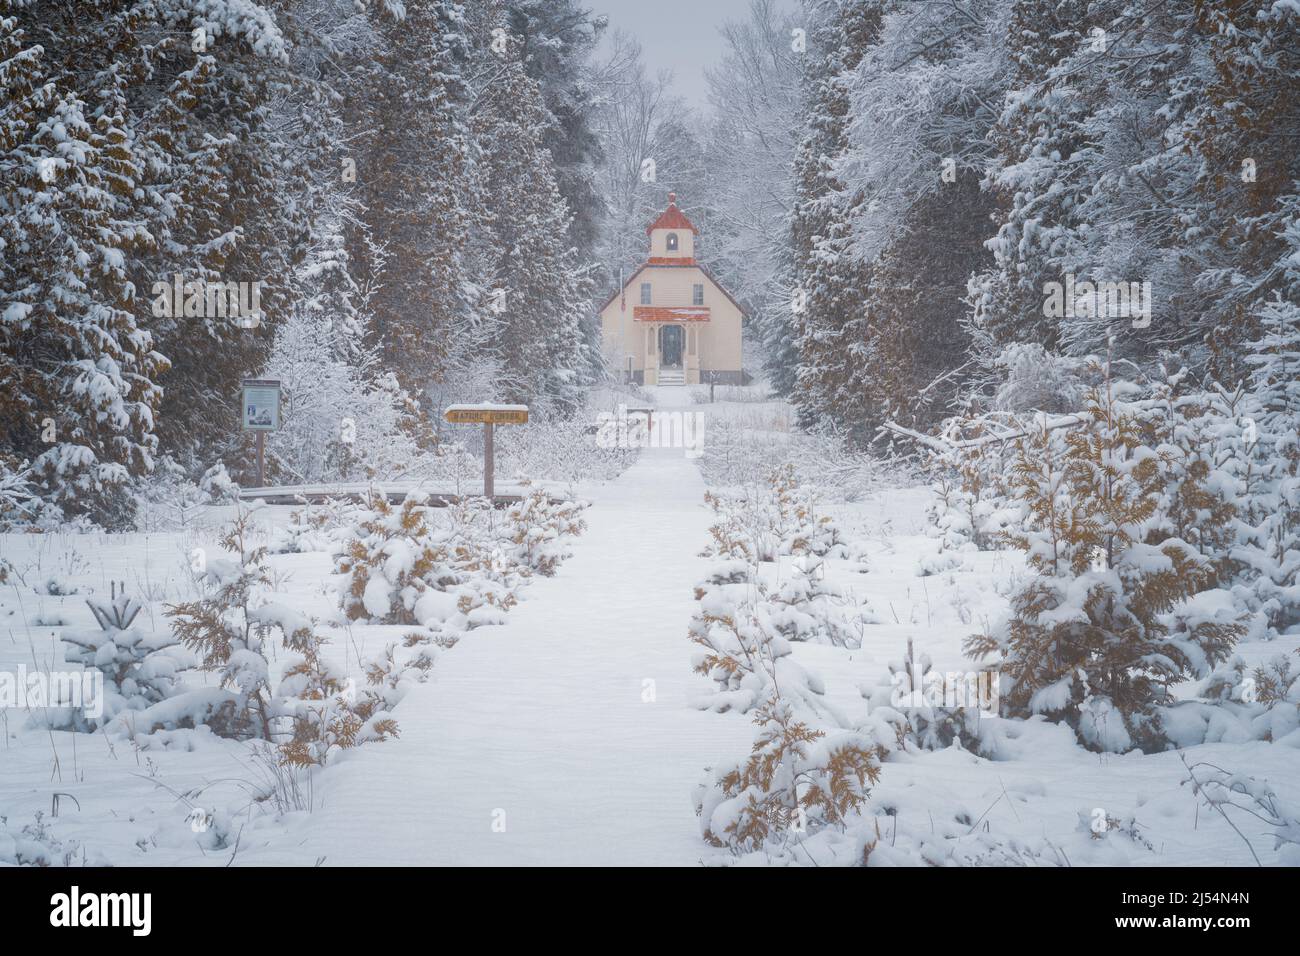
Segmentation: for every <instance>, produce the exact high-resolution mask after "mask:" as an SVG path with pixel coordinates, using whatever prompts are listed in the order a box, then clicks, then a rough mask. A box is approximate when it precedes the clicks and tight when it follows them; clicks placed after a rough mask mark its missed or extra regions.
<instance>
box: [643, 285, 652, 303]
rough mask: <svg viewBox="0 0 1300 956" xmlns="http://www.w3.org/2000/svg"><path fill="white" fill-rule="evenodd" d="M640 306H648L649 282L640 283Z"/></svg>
mask: <svg viewBox="0 0 1300 956" xmlns="http://www.w3.org/2000/svg"><path fill="white" fill-rule="evenodd" d="M641 304H642V305H649V304H650V283H649V282H642V283H641Z"/></svg>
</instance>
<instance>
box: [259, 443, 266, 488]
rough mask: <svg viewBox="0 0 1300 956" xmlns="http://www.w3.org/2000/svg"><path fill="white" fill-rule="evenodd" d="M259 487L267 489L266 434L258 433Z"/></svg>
mask: <svg viewBox="0 0 1300 956" xmlns="http://www.w3.org/2000/svg"><path fill="white" fill-rule="evenodd" d="M257 487H259V488H265V487H266V432H258V433H257Z"/></svg>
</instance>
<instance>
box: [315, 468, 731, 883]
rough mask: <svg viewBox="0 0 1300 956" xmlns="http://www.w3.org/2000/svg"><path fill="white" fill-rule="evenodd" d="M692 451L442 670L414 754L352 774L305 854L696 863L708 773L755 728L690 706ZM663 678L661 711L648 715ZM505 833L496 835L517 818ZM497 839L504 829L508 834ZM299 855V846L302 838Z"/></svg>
mask: <svg viewBox="0 0 1300 956" xmlns="http://www.w3.org/2000/svg"><path fill="white" fill-rule="evenodd" d="M703 492H704V484H703V482H702V480H701V478H700V475H699V472H698V470H697V469H696V467H695V465H694V464H693V463H692V462H690V461H688V460H686V459H685V457H684V455H683V453H682V452H681V451H680V450H662V451H660V450H647V451H645V452H643V454H642V456H641V458H640V460H639V462H638V463H637V464H636V465H634V466H633V467H632V468H630V469H628V471H626V472H625V473H624V474H623V475H622V476H621V477H620V478H619V479H618V480H617V481H615V482H613V483H611V484H610V485H608V486H606V487H605V488H603V489H601V494H600V495H599V496H598V497H596V498H595V499H594V502H593V506H592V507H591V508H590V509H589V510H588V512H587V521H588V530H587V532H586V533H585V534H584V535H582V536H581V537H580V538H579V539H577V540H576V541H575V542H574V545H573V552H574V554H573V557H572V558H570V559H569V560H568V561H566V562H565V563H564V564H563V565H562V566H561V568H560V570H559V572H558V573H557V575H556V577H554V578H551V579H539V580H537V581H536V582H535V583H534V584H532V585H531V586H530V587H529V588H528V589H527V592H526V596H525V600H523V601H522V602H521V603H520V604H519V605H518V606H517V607H516V608H515V609H514V610H512V611H511V613H510V620H509V622H508V623H507V624H506V625H504V626H501V627H489V628H482V629H480V630H477V631H475V632H473V633H472V634H470V635H468V636H467V637H466V638H465V639H464V640H463V641H462V642H461V643H460V644H459V645H457V647H455V648H454V649H453V650H451V651H449V652H448V653H446V654H444V655H442V656H441V657H440V659H439V661H438V663H437V664H436V665H435V667H434V671H433V675H434V676H433V678H432V679H431V680H430V682H429V683H427V684H424V685H421V686H419V687H418V688H417V689H415V690H414V691H413V692H412V693H411V694H409V695H408V696H407V697H406V698H405V699H404V700H403V701H402V704H401V705H400V707H399V708H398V711H397V715H396V716H397V718H398V720H399V723H400V725H401V733H402V736H401V739H400V740H399V741H392V742H388V743H384V744H382V745H379V746H375V747H366V748H363V749H362V750H359V751H357V752H355V753H354V754H352V755H350V757H351V758H352V759H349V760H345V761H343V762H341V763H340V764H338V765H337V766H336V767H335V768H334V769H333V770H332V772H331V774H332V779H331V780H330V781H329V784H328V792H327V794H326V795H325V796H324V806H323V807H321V808H318V809H317V811H316V812H315V813H314V814H312V816H311V818H310V822H308V823H305V824H304V827H303V829H304V830H305V833H300V834H299V835H300V836H306V840H305V842H304V843H303V844H301V845H300V846H299V847H297V848H296V850H295V855H298V854H299V853H303V852H306V853H309V854H311V855H312V856H313V857H315V856H323V857H325V865H331V864H334V865H342V864H387V865H392V864H467V865H468V864H473V865H483V864H521V865H532V864H628V865H632V864H641V865H647V864H648V865H662V864H676V865H690V864H693V863H695V862H696V861H697V860H699V858H700V856H701V850H702V844H701V842H700V839H699V835H698V830H697V829H696V821H695V816H694V813H693V810H692V808H691V803H690V796H691V790H692V788H693V786H694V785H695V783H696V782H697V781H698V780H699V779H700V776H701V774H702V771H703V768H704V767H705V766H707V765H709V764H710V763H712V762H714V761H715V760H716V759H718V758H720V757H724V756H727V755H732V756H734V755H735V754H737V753H743V752H747V750H748V742H749V740H750V738H751V736H752V730H753V728H752V726H751V725H750V724H749V723H748V722H747V721H745V720H744V719H742V718H727V717H720V716H718V715H714V714H707V713H701V712H698V711H695V710H691V709H689V708H688V707H687V706H686V702H685V700H686V689H687V686H688V684H689V683H690V682H691V681H693V680H696V679H697V678H695V677H694V676H693V675H692V674H691V673H690V665H689V658H690V654H691V645H690V643H689V641H688V640H687V638H686V628H687V623H688V621H689V618H690V615H691V613H692V611H693V609H694V599H693V585H694V584H695V583H696V582H697V581H698V580H699V579H700V577H701V576H702V575H703V573H704V569H705V562H704V560H703V559H701V558H699V557H697V556H696V555H697V552H698V551H699V549H700V548H701V547H702V546H703V544H704V543H705V540H706V532H707V528H708V525H709V512H708V511H707V509H706V508H705V507H704V505H703V502H702V496H703ZM647 680H652V681H654V690H655V696H656V699H655V701H654V702H644V701H643V699H642V697H643V688H644V686H645V685H644V682H645V681H647ZM502 811H503V812H504V818H503V819H504V824H505V828H504V832H495V831H494V828H493V824H494V820H495V821H500V820H501V819H502V817H501V812H502ZM498 829H499V823H498ZM294 842H296V841H294Z"/></svg>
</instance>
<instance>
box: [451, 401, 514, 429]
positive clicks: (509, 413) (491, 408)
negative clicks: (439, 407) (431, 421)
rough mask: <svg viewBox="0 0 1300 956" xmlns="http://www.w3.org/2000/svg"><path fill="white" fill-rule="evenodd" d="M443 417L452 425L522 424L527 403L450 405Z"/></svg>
mask: <svg viewBox="0 0 1300 956" xmlns="http://www.w3.org/2000/svg"><path fill="white" fill-rule="evenodd" d="M443 418H445V419H446V420H447V421H449V422H451V423H452V424H453V425H524V424H526V423H527V422H528V406H527V405H450V406H448V408H447V410H446V411H445V412H443Z"/></svg>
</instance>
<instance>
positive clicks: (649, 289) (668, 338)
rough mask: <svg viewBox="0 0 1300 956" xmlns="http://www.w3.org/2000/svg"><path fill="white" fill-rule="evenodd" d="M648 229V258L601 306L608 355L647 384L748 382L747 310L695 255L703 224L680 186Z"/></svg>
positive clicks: (627, 376)
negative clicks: (684, 204)
mask: <svg viewBox="0 0 1300 956" xmlns="http://www.w3.org/2000/svg"><path fill="white" fill-rule="evenodd" d="M646 232H647V233H648V234H649V236H650V255H649V258H647V259H646V261H645V264H644V265H642V266H641V267H640V268H639V269H637V270H636V271H635V272H633V273H632V275H631V277H630V278H628V280H627V281H626V282H624V283H623V288H622V289H620V290H618V291H617V292H615V293H614V294H613V295H612V296H610V297H609V299H607V300H606V301H605V304H604V305H603V306H601V309H600V335H601V344H602V348H603V349H604V351H605V357H606V360H607V361H608V362H609V364H610V366H611V367H612V368H616V369H619V370H621V372H622V377H623V379H624V380H625V381H626V380H631V381H633V382H636V383H637V384H642V385H700V384H705V385H707V384H711V383H717V384H719V385H723V384H726V385H740V384H743V382H744V379H745V373H744V372H743V370H742V369H741V359H740V343H741V337H740V335H741V333H740V327H741V322H742V320H743V319H744V317H745V310H744V309H743V308H741V306H740V304H739V303H738V302H737V301H736V300H735V299H733V298H732V297H731V295H730V293H728V292H727V290H726V289H724V288H723V287H722V286H721V285H719V284H718V280H716V279H715V278H713V276H712V275H710V274H709V270H708V269H706V268H704V266H702V265H700V263H698V262H696V261H695V237H696V235H698V233H699V230H698V229H696V228H695V226H693V225H692V224H691V221H690V220H689V219H687V218H686V216H684V215H683V214H682V212H681V210H680V209H678V208H677V196H676V194H675V193H669V194H668V208H667V209H666V210H664V212H663V213H662V214H661V215H660V216H659V218H658V219H656V220H655V221H654V222H652V223H651V224H650V225H649V226H648V227H646Z"/></svg>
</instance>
